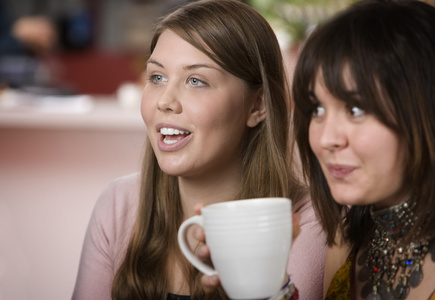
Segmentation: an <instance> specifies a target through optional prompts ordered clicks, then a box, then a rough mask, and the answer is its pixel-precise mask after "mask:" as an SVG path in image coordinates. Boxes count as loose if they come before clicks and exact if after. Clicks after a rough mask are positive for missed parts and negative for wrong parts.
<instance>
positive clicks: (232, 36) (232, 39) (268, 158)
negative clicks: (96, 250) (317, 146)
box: [112, 0, 306, 300]
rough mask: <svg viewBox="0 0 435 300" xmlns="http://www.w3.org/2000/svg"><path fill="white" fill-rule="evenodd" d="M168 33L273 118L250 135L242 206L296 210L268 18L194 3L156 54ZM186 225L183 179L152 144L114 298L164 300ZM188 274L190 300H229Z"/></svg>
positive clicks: (298, 191) (187, 269)
mask: <svg viewBox="0 0 435 300" xmlns="http://www.w3.org/2000/svg"><path fill="white" fill-rule="evenodd" d="M164 30H171V31H173V32H174V33H176V34H177V35H179V36H180V37H181V38H183V39H184V40H186V41H187V42H189V43H190V44H191V45H193V46H194V47H196V48H198V49H199V50H200V51H202V52H204V53H205V54H206V55H208V56H209V57H210V58H211V59H212V60H213V61H215V62H216V63H217V64H218V65H219V66H221V67H222V68H223V69H225V70H226V71H228V72H229V73H231V74H233V75H235V76H237V77H239V78H241V79H243V80H244V81H245V82H246V83H247V84H248V86H249V87H250V88H251V89H252V90H258V89H261V90H262V91H263V97H264V103H265V106H266V110H267V117H266V119H265V120H264V121H263V122H262V123H260V124H259V125H257V126H256V127H255V128H252V129H251V131H250V133H249V136H248V140H247V142H246V144H247V146H246V149H245V151H244V153H243V157H242V162H243V164H242V168H243V169H242V184H241V186H240V190H239V193H238V195H237V199H244V198H252V197H263V196H270V197H272V196H280V197H289V198H291V199H292V200H293V202H294V203H295V202H297V201H299V200H300V199H302V198H303V197H305V196H306V190H305V188H303V187H302V186H301V185H300V184H299V183H298V179H297V177H296V176H294V175H293V173H292V172H291V170H290V168H289V166H290V165H291V163H292V162H291V155H289V153H290V152H289V144H290V143H289V140H288V136H289V93H288V88H287V80H286V76H285V71H284V66H283V61H282V56H281V52H280V47H279V44H278V42H277V40H276V37H275V35H274V32H273V30H272V29H271V27H270V26H269V25H268V23H267V22H266V21H265V19H264V18H263V17H262V16H261V15H260V14H258V13H257V12H256V11H255V10H254V9H252V8H251V7H249V6H248V5H246V4H243V3H241V2H238V1H235V0H206V1H199V2H193V3H190V4H188V5H186V6H183V7H182V8H180V9H178V10H177V11H175V12H173V13H172V14H169V15H168V16H166V17H165V18H164V19H163V20H162V21H161V22H160V23H159V24H158V26H157V28H156V31H155V35H154V37H153V39H152V43H151V47H150V50H151V53H152V52H153V50H154V48H155V46H156V44H157V41H158V39H159V37H160V34H161V33H162V32H163V31H164ZM183 218H184V216H183V210H182V207H181V202H180V197H179V190H178V181H177V178H176V177H174V176H170V175H167V174H165V173H164V172H163V171H162V170H161V169H160V168H159V166H158V163H157V160H156V157H155V154H154V152H153V149H152V147H151V145H150V143H149V141H148V144H147V149H146V157H145V158H144V162H143V167H142V185H141V193H140V204H139V208H138V214H137V218H136V222H135V227H134V231H133V235H132V238H131V240H130V243H129V246H128V249H127V253H126V256H125V259H124V262H123V263H122V265H121V267H120V269H119V270H118V271H117V273H116V277H115V280H114V282H113V287H112V297H113V298H114V299H117V300H121V299H150V300H156V299H166V297H167V293H168V290H167V282H166V278H167V274H168V272H170V266H171V262H170V261H169V255H170V254H171V255H176V257H177V258H178V259H179V260H180V261H183V257H182V255H181V253H180V251H179V249H178V243H177V240H176V236H177V230H178V227H179V226H180V224H181V222H182V221H183ZM183 270H184V275H185V276H186V278H189V287H190V291H191V295H192V299H199V298H200V299H225V298H226V296H225V294H224V293H223V291H222V290H220V289H218V290H217V291H215V292H213V293H211V294H207V295H205V294H204V293H203V292H202V288H201V286H200V284H199V280H198V278H199V275H200V274H198V272H197V271H196V270H194V269H193V267H191V266H190V264H188V263H187V262H186V261H185V263H184V265H183Z"/></svg>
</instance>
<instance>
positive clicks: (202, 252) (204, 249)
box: [196, 244, 210, 261]
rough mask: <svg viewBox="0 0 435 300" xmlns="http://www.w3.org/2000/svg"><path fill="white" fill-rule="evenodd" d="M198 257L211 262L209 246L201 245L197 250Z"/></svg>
mask: <svg viewBox="0 0 435 300" xmlns="http://www.w3.org/2000/svg"><path fill="white" fill-rule="evenodd" d="M196 256H198V257H199V258H200V259H202V260H207V261H210V249H209V248H208V246H207V245H205V244H201V245H199V246H198V248H197V249H196Z"/></svg>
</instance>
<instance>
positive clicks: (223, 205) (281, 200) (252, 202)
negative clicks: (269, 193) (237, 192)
mask: <svg viewBox="0 0 435 300" xmlns="http://www.w3.org/2000/svg"><path fill="white" fill-rule="evenodd" d="M270 202H273V204H272V205H283V204H287V203H288V204H290V205H289V207H290V208H291V205H292V201H291V200H290V199H289V198H286V197H260V198H249V199H240V200H230V201H224V202H218V203H212V204H209V205H206V206H204V207H203V208H201V211H202V212H207V211H217V210H219V211H222V210H226V211H232V210H236V209H239V208H245V209H246V208H248V209H249V207H252V208H256V207H258V206H265V204H267V206H270Z"/></svg>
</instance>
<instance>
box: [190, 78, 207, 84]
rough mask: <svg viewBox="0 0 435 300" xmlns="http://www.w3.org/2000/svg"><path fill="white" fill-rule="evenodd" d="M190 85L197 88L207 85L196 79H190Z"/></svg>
mask: <svg viewBox="0 0 435 300" xmlns="http://www.w3.org/2000/svg"><path fill="white" fill-rule="evenodd" d="M189 83H190V84H191V85H195V86H198V85H204V84H205V83H204V82H202V81H201V80H199V79H198V78H195V77H192V78H189Z"/></svg>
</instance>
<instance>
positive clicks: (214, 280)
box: [210, 275, 218, 284]
mask: <svg viewBox="0 0 435 300" xmlns="http://www.w3.org/2000/svg"><path fill="white" fill-rule="evenodd" d="M210 283H211V284H217V283H218V277H217V276H216V275H213V276H211V277H210Z"/></svg>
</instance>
